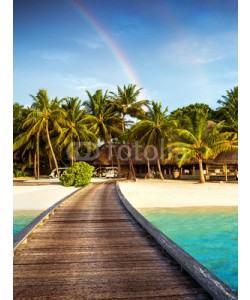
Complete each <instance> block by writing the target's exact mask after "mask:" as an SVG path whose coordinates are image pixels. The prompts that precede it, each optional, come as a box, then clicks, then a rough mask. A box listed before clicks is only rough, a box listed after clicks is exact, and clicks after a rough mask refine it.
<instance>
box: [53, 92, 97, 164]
mask: <svg viewBox="0 0 250 300" xmlns="http://www.w3.org/2000/svg"><path fill="white" fill-rule="evenodd" d="M63 100H64V101H65V102H66V103H65V104H62V109H64V110H65V115H66V117H65V119H61V120H60V125H61V128H60V129H59V133H60V134H59V137H58V139H57V142H56V144H57V145H58V144H59V145H60V149H61V150H62V149H65V148H66V147H68V146H69V153H70V158H71V165H73V163H74V162H75V160H76V156H75V146H74V143H77V144H78V148H80V146H81V142H91V144H92V143H96V141H97V140H96V136H95V135H94V134H93V133H92V132H91V131H90V130H89V129H87V126H86V124H85V119H84V117H85V111H84V110H82V109H81V105H82V104H81V100H80V99H79V98H78V97H75V98H72V97H67V98H65V99H63Z"/></svg>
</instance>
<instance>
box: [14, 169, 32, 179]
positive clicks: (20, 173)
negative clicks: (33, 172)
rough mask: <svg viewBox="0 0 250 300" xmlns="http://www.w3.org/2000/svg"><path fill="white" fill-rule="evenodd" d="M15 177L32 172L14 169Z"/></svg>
mask: <svg viewBox="0 0 250 300" xmlns="http://www.w3.org/2000/svg"><path fill="white" fill-rule="evenodd" d="M13 175H14V177H25V176H30V172H27V171H22V170H14V173H13Z"/></svg>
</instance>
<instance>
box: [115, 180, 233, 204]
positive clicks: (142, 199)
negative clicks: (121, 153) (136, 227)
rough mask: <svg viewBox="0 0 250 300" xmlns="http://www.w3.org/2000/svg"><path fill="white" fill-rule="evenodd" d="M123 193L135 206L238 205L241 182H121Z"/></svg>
mask: <svg viewBox="0 0 250 300" xmlns="http://www.w3.org/2000/svg"><path fill="white" fill-rule="evenodd" d="M119 185H120V189H121V192H122V193H123V195H124V196H125V197H126V198H127V200H129V202H130V203H131V204H132V205H133V206H134V207H135V208H147V207H187V206H238V184H237V183H226V182H222V183H219V182H214V183H212V182H211V183H208V182H206V183H204V184H200V183H197V182H194V181H180V180H176V181H175V180H164V181H161V180H155V179H154V180H137V181H136V182H120V183H119Z"/></svg>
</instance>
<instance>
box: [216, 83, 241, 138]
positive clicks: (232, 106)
mask: <svg viewBox="0 0 250 300" xmlns="http://www.w3.org/2000/svg"><path fill="white" fill-rule="evenodd" d="M222 98H223V100H218V101H217V103H219V104H220V105H221V106H220V107H218V108H217V110H216V115H217V118H218V120H225V130H230V131H233V132H235V133H236V134H238V86H235V87H234V88H233V90H232V89H231V90H230V91H227V95H226V96H222Z"/></svg>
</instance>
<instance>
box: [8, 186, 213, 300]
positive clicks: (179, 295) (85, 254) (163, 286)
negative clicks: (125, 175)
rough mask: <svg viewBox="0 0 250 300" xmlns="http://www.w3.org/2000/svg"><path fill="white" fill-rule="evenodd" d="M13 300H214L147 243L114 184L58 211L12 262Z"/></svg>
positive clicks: (154, 245) (80, 196) (77, 198)
mask: <svg viewBox="0 0 250 300" xmlns="http://www.w3.org/2000/svg"><path fill="white" fill-rule="evenodd" d="M13 274H14V299H137V298H138V299H139V298H140V299H142V298H143V299H166V298H168V299H173V300H174V299H178V300H179V299H180V300H181V299H211V297H210V296H209V295H208V293H207V292H206V291H205V290H204V289H203V288H202V287H201V286H200V285H199V284H198V283H197V282H196V281H195V280H193V278H192V277H191V276H189V275H188V274H187V273H185V272H181V269H180V266H179V265H178V264H176V263H175V261H174V260H173V259H172V258H171V257H170V256H169V255H168V254H164V253H162V251H161V248H160V247H159V245H158V243H156V242H155V241H154V240H152V239H150V237H149V234H148V233H147V232H146V231H145V230H144V229H143V228H141V227H140V226H139V225H138V223H137V222H136V221H135V220H134V219H133V218H132V217H131V216H130V214H129V213H128V212H127V210H126V209H125V207H124V206H123V205H122V204H121V203H120V201H119V198H118V195H117V193H116V189H115V184H114V183H112V182H107V183H101V184H93V185H92V186H90V187H89V188H88V189H87V190H85V189H82V190H81V191H80V192H79V193H78V194H77V195H75V196H74V197H72V198H71V200H70V201H67V202H66V203H65V204H64V205H63V206H62V207H60V208H59V209H58V210H57V211H56V213H55V214H54V215H50V218H49V219H48V220H44V226H41V227H38V228H37V231H36V233H32V234H31V235H30V236H29V239H28V243H27V244H25V245H22V247H21V248H20V249H17V251H16V255H15V257H14V266H13Z"/></svg>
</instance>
